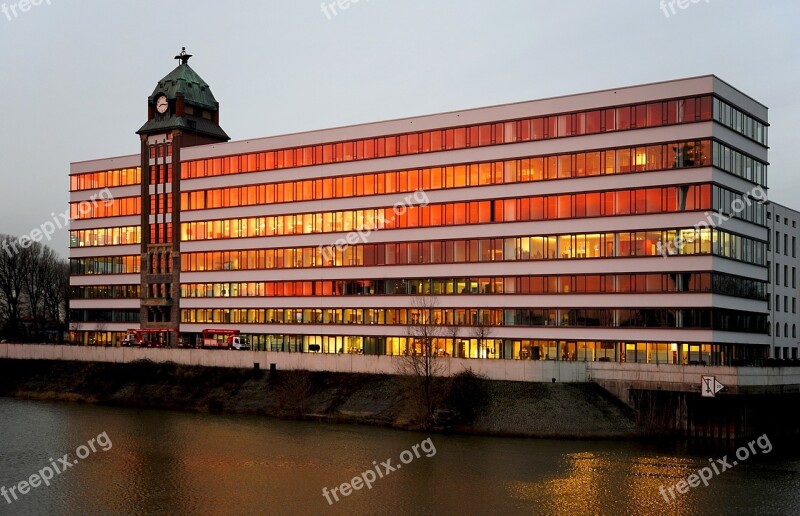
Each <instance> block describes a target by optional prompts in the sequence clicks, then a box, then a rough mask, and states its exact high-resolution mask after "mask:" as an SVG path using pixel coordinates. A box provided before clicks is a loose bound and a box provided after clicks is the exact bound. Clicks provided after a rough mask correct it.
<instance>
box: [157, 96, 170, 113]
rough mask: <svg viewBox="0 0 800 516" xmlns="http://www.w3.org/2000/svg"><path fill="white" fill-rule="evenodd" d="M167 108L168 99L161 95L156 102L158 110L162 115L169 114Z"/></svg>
mask: <svg viewBox="0 0 800 516" xmlns="http://www.w3.org/2000/svg"><path fill="white" fill-rule="evenodd" d="M167 108H169V103H168V102H167V97H165V96H164V95H161V96H160V97H158V100H156V110H157V111H158V112H159V113H161V114H162V115H163V114H164V113H166V112H167Z"/></svg>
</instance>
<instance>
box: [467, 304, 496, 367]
mask: <svg viewBox="0 0 800 516" xmlns="http://www.w3.org/2000/svg"><path fill="white" fill-rule="evenodd" d="M471 333H472V336H473V337H474V338H475V340H477V341H478V357H480V358H483V350H485V349H487V344H486V341H487V340H489V339H491V338H492V336H494V326H493V325H492V324H491V321H489V320H487V319H485V318H482V317H480V314H478V319H477V321H475V326H473V327H472V332H471ZM487 355H488V352H487Z"/></svg>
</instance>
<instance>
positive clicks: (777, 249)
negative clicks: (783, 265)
mask: <svg viewBox="0 0 800 516" xmlns="http://www.w3.org/2000/svg"><path fill="white" fill-rule="evenodd" d="M775 222H780V221H779V220H778V219H777V215H776V220H775ZM775 252H776V253H778V254H780V252H781V232H780V231H776V232H775Z"/></svg>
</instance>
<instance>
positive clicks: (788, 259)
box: [767, 202, 800, 359]
mask: <svg viewBox="0 0 800 516" xmlns="http://www.w3.org/2000/svg"><path fill="white" fill-rule="evenodd" d="M798 220H800V213H798V212H797V211H795V210H793V209H791V208H787V207H786V206H781V205H780V204H777V203H774V202H771V203H769V205H768V206H767V222H769V229H770V233H771V238H770V246H769V261H768V265H769V270H770V273H769V274H770V283H769V302H768V305H769V308H770V326H771V328H770V331H771V335H772V349H773V351H772V357H773V358H782V359H789V358H790V359H795V358H798V356H797V349H798V347H799V346H800V341H799V340H798V337H797V326H798V323H800V317H799V316H798V314H797V297H798V295H797V288H798V287H797V270H798V268H800V262H799V261H798V257H797V235H798V232H797V222H798Z"/></svg>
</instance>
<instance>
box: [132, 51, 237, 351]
mask: <svg viewBox="0 0 800 516" xmlns="http://www.w3.org/2000/svg"><path fill="white" fill-rule="evenodd" d="M191 57H192V56H191V55H189V54H187V53H186V48H184V49H183V50H182V51H181V53H180V54H178V55H177V56H175V59H177V60H178V61H180V64H179V65H178V67H177V68H175V69H174V70H173V71H172V72H170V73H169V74H168V75H167V76H166V77H164V78H163V79H161V80H160V81H159V82H158V85H157V86H156V88H155V90H153V94H152V95H150V97H149V98H148V101H147V123H145V124H144V125H143V126H142V128H141V129H139V131H137V134H138V135H139V136H140V139H141V145H142V147H141V148H142V186H141V187H142V192H141V195H142V219H141V224H142V230H141V235H142V244H141V259H142V264H141V271H142V285H141V294H140V295H141V327H142V329H152V330H174V329H177V328H178V327H179V325H180V303H179V300H180V266H181V259H180V243H181V210H180V199H181V149H182V148H184V147H192V146H196V145H207V144H211V143H220V142H227V141H229V140H230V138H229V137H228V135H227V134H226V133H225V131H223V130H222V128H221V127H220V126H219V102H217V100H216V99H215V98H214V95H213V94H212V93H211V88H209V86H208V84H207V83H206V82H205V81H204V80H203V79H201V78H200V76H199V75H197V72H195V71H194V70H193V69H192V68H191V67H190V66H189V59H190V58H191ZM169 335H170V339H175V335H176V333H173V332H170V333H169ZM168 344H169V345H172V346H174V345H176V344H178V343H177V342H174V341H171V342H169V343H168Z"/></svg>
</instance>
